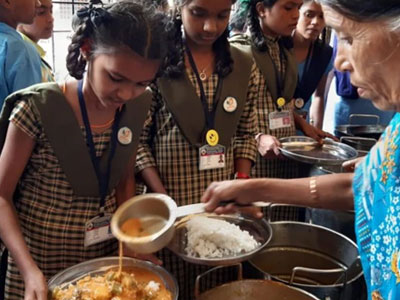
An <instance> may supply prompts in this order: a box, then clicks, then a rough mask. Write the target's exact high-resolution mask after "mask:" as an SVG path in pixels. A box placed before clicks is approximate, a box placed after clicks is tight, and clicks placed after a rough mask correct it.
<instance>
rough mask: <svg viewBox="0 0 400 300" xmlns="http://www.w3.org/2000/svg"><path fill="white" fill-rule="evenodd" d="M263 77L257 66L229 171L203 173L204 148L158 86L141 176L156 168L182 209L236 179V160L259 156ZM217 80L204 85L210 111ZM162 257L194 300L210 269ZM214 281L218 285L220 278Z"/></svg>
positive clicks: (142, 148)
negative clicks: (216, 184)
mask: <svg viewBox="0 0 400 300" xmlns="http://www.w3.org/2000/svg"><path fill="white" fill-rule="evenodd" d="M187 73H188V76H189V78H190V80H191V82H192V84H193V85H194V86H195V88H196V91H197V95H198V96H199V97H200V89H199V85H198V83H197V81H196V79H195V75H194V73H193V72H192V71H191V70H189V69H188V70H187ZM259 79H260V78H259V71H257V68H256V66H255V65H254V66H253V68H252V72H251V76H250V81H249V88H248V96H247V104H246V106H245V109H244V111H243V114H242V116H241V119H240V122H239V124H238V128H237V131H236V135H235V137H234V138H232V141H231V145H230V147H228V149H226V159H225V163H226V167H225V168H223V169H213V170H204V171H199V153H198V149H197V148H195V147H193V146H191V145H190V144H189V142H188V141H187V140H186V139H185V137H184V136H183V135H182V133H181V131H180V129H179V127H178V124H177V123H176V122H175V120H174V118H173V116H172V115H171V113H170V112H169V111H168V109H167V107H166V105H165V103H164V101H163V98H162V96H161V95H160V93H159V91H158V90H157V89H156V88H155V91H154V95H155V96H154V100H153V104H152V107H151V112H150V116H149V118H148V119H147V121H146V123H145V128H144V130H143V134H142V139H141V143H140V145H139V148H138V154H137V160H136V171H137V172H140V171H141V170H143V169H145V168H148V167H156V168H157V169H158V171H159V174H160V177H161V180H162V182H163V184H164V187H165V188H166V190H167V192H168V194H169V195H170V196H171V197H172V198H173V199H174V200H175V201H176V203H177V204H178V205H185V204H193V203H198V202H199V200H200V197H201V195H202V194H203V192H204V191H205V189H206V188H207V186H208V185H209V184H210V183H211V182H213V181H220V180H227V179H231V178H232V177H233V174H234V160H235V159H237V158H246V159H250V160H252V161H254V160H255V157H256V151H257V150H256V143H255V140H254V135H255V134H256V133H257V128H256V112H255V100H256V98H257V92H258V91H257V90H258V84H259V82H258V81H259ZM217 81H218V75H217V74H213V75H212V76H210V77H209V78H208V79H207V80H206V81H205V82H203V84H204V90H205V94H206V97H207V102H208V106H209V109H211V108H212V102H213V97H214V93H215V90H216V86H217ZM199 101H200V98H199ZM220 101H223V99H221V100H220ZM191 113H193V114H201V113H203V112H202V111H193V112H191ZM160 255H161V258H162V259H163V260H164V266H165V267H166V268H167V269H168V270H170V271H171V272H172V273H173V274H174V275H175V276H176V277H177V279H178V283H179V288H180V299H184V300H188V299H193V294H192V293H193V287H194V285H193V284H194V280H195V278H196V276H197V275H198V274H199V273H200V272H203V271H205V270H206V269H207V268H204V267H199V266H195V265H192V264H188V263H185V262H183V261H182V260H181V259H180V258H178V257H176V256H175V255H173V254H172V253H170V252H168V250H163V251H162V252H161V254H160ZM225 275H227V274H225ZM223 277H226V276H223ZM214 279H215V278H214ZM212 281H213V282H215V280H212Z"/></svg>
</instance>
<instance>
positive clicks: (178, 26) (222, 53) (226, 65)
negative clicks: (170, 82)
mask: <svg viewBox="0 0 400 300" xmlns="http://www.w3.org/2000/svg"><path fill="white" fill-rule="evenodd" d="M190 1H191V0H174V5H175V6H176V9H175V10H174V12H173V19H172V20H171V22H170V24H169V25H168V31H169V37H170V38H171V39H172V40H173V41H174V42H173V43H172V47H173V48H172V49H171V51H170V52H169V55H168V62H167V66H166V69H165V74H166V75H167V76H168V77H172V78H178V77H180V76H182V75H183V74H184V71H185V53H184V47H185V46H184V41H183V33H182V19H181V17H180V13H179V10H180V9H181V8H182V7H183V6H185V5H187V4H188V3H189V2H190ZM235 2H236V0H232V4H234V3H235ZM228 37H229V30H228V26H227V28H226V30H225V31H224V33H223V34H222V35H221V36H220V37H219V38H218V39H217V40H216V41H215V42H214V44H213V47H212V49H213V51H214V53H215V71H216V73H217V74H218V75H219V76H220V77H226V76H227V75H228V74H229V73H231V72H232V69H233V60H232V57H231V52H230V45H229V41H228Z"/></svg>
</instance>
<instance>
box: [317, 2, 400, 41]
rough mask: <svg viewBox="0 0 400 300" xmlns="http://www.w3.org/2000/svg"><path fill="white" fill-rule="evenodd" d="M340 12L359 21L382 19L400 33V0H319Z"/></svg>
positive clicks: (391, 28)
mask: <svg viewBox="0 0 400 300" xmlns="http://www.w3.org/2000/svg"><path fill="white" fill-rule="evenodd" d="M318 2H319V3H321V4H323V5H326V6H329V7H331V8H332V9H334V10H336V11H337V12H339V13H340V14H342V15H344V16H346V17H348V18H350V19H353V20H355V21H358V22H372V21H382V22H385V23H387V24H388V29H389V30H391V31H397V32H399V33H400V1H399V0H369V1H365V0H318Z"/></svg>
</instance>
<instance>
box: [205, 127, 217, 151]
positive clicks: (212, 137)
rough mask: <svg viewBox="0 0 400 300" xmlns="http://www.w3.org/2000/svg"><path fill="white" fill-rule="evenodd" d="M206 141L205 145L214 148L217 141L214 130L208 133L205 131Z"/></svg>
mask: <svg viewBox="0 0 400 300" xmlns="http://www.w3.org/2000/svg"><path fill="white" fill-rule="evenodd" d="M206 141H207V144H209V145H210V146H212V147H213V146H216V145H217V144H218V141H219V135H218V132H217V131H215V130H214V129H210V130H209V131H207V133H206Z"/></svg>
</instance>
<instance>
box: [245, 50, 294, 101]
mask: <svg viewBox="0 0 400 300" xmlns="http://www.w3.org/2000/svg"><path fill="white" fill-rule="evenodd" d="M282 49H283V51H284V55H285V57H286V71H285V80H284V86H283V91H282V96H283V97H284V98H285V100H286V102H287V103H288V102H289V101H291V100H292V99H293V96H294V92H295V90H296V86H297V74H298V72H297V64H296V61H295V58H294V56H293V53H292V51H291V50H288V49H286V48H285V47H283V48H282ZM251 51H252V54H253V57H254V60H255V61H256V64H257V66H258V68H259V69H260V70H261V73H262V74H263V76H264V78H265V81H266V82H267V89H268V90H269V91H270V93H271V95H272V98H273V99H274V101H275V100H276V99H278V91H277V86H276V78H275V68H274V65H273V64H274V62H273V61H272V58H271V56H270V55H269V54H268V52H260V51H259V50H257V49H256V48H255V47H254V46H252V47H251Z"/></svg>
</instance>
